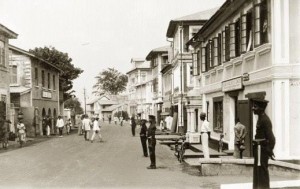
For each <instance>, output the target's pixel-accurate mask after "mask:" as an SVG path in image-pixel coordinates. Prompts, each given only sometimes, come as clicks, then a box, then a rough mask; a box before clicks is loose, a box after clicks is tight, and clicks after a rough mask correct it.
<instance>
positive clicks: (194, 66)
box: [192, 53, 199, 76]
mask: <svg viewBox="0 0 300 189" xmlns="http://www.w3.org/2000/svg"><path fill="white" fill-rule="evenodd" d="M192 56H193V76H195V75H199V74H198V63H197V62H198V57H197V56H198V54H197V53H193V54H192Z"/></svg>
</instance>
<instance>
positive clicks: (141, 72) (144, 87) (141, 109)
mask: <svg viewBox="0 0 300 189" xmlns="http://www.w3.org/2000/svg"><path fill="white" fill-rule="evenodd" d="M131 65H132V69H131V70H130V71H128V72H127V73H126V74H127V76H128V84H127V94H128V111H127V112H128V113H129V115H130V116H132V115H137V114H139V115H141V118H144V119H145V118H148V115H150V114H153V106H152V99H153V96H152V91H151V89H152V82H149V80H151V78H152V71H151V67H150V62H148V61H145V60H143V59H134V58H133V59H131Z"/></svg>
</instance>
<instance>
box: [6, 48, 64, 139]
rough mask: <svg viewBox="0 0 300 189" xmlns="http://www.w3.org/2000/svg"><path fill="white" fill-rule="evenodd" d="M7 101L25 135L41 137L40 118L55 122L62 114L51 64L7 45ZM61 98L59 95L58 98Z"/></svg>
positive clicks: (53, 67)
mask: <svg viewBox="0 0 300 189" xmlns="http://www.w3.org/2000/svg"><path fill="white" fill-rule="evenodd" d="M9 52H10V55H9V69H10V99H11V104H12V105H13V108H14V112H15V119H14V120H17V115H18V113H19V114H20V113H21V114H23V118H24V123H25V125H26V128H27V132H28V135H29V136H36V135H38V134H39V135H43V126H42V119H43V118H45V117H46V116H49V117H50V118H51V120H52V125H51V133H55V132H56V129H55V127H54V124H55V120H56V119H57V116H58V115H60V114H61V115H62V114H63V107H61V106H60V102H59V101H60V91H59V75H60V72H61V70H60V69H59V68H57V67H56V66H55V65H53V64H51V63H49V62H47V61H45V60H42V59H40V58H37V57H36V56H35V55H33V54H31V53H29V52H27V51H25V50H22V49H20V48H18V47H14V46H12V45H10V46H9ZM61 96H62V95H61Z"/></svg>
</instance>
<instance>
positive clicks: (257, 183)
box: [252, 99, 275, 189]
mask: <svg viewBox="0 0 300 189" xmlns="http://www.w3.org/2000/svg"><path fill="white" fill-rule="evenodd" d="M268 102H269V101H267V100H262V99H253V108H252V110H253V113H254V114H255V115H258V120H257V123H256V134H255V137H254V138H255V139H254V140H253V155H254V167H253V189H262V188H263V189H269V188H270V177H269V170H268V161H269V158H271V159H273V160H274V153H273V149H274V146H275V136H274V134H273V131H272V123H271V120H270V118H269V117H268V116H267V115H266V113H265V109H266V107H267V104H268Z"/></svg>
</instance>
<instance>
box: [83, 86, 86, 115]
mask: <svg viewBox="0 0 300 189" xmlns="http://www.w3.org/2000/svg"><path fill="white" fill-rule="evenodd" d="M83 95H84V114H85V115H86V97H85V88H83Z"/></svg>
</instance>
